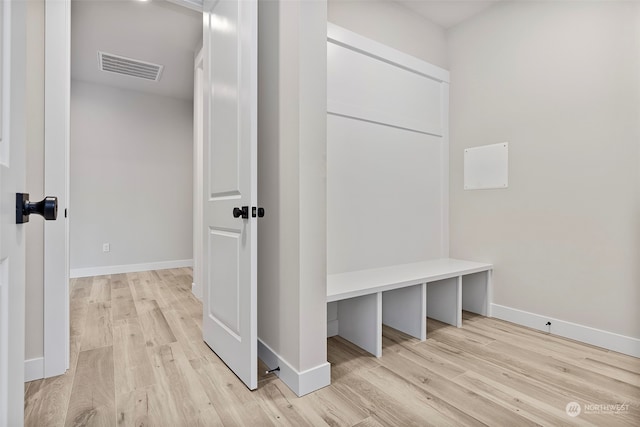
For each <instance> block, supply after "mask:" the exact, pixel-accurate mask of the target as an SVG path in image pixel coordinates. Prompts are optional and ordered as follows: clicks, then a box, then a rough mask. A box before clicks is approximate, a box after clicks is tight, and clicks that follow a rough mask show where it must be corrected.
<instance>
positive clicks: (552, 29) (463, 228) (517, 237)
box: [448, 2, 640, 338]
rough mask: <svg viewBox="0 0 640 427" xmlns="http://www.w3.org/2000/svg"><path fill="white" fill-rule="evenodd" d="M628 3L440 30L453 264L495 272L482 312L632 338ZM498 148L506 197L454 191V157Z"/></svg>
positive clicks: (636, 330) (458, 170) (537, 12)
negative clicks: (446, 75)
mask: <svg viewBox="0 0 640 427" xmlns="http://www.w3.org/2000/svg"><path fill="white" fill-rule="evenodd" d="M639 7H640V5H639V4H638V3H626V2H514V3H511V2H509V3H506V4H501V5H499V6H496V7H493V8H491V9H489V10H487V11H486V12H483V13H481V14H480V15H478V16H477V17H475V18H473V19H471V20H470V21H467V22H466V23H463V24H461V25H460V26H457V27H455V28H454V29H452V30H451V31H450V32H449V33H448V46H449V66H450V70H451V128H450V130H451V134H450V136H451V139H450V141H451V150H450V158H451V168H450V184H451V186H450V197H451V199H450V207H451V210H450V212H451V214H450V220H451V222H450V226H451V255H452V256H454V257H460V258H469V259H475V260H479V261H489V262H492V263H494V265H495V274H494V303H497V304H499V305H504V306H507V307H511V308H515V309H519V310H524V311H527V312H531V313H536V314H540V315H543V316H549V317H553V318H556V319H561V320H564V321H569V322H574V323H577V324H580V325H584V326H589V327H592V328H597V329H601V330H604V331H609V332H614V333H617V334H621V335H625V336H628V337H635V338H640V310H639V309H638V306H639V304H640V286H639V284H640V262H639V260H640V221H639V218H640V59H639V56H640V32H639V29H640V10H639ZM503 141H508V142H509V144H510V145H509V156H510V159H509V163H510V164H509V188H508V189H507V190H484V191H464V190H463V150H464V148H467V147H473V146H478V145H484V144H491V143H497V142H503ZM540 326H541V327H542V325H540ZM551 331H552V332H553V331H554V329H553V326H552V329H551Z"/></svg>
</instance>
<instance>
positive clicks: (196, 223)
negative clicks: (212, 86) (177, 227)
mask: <svg viewBox="0 0 640 427" xmlns="http://www.w3.org/2000/svg"><path fill="white" fill-rule="evenodd" d="M193 70H194V71H193V283H192V287H191V291H192V292H193V294H194V295H195V296H196V298H198V299H199V300H200V301H202V296H203V286H204V284H203V277H202V251H203V248H202V233H203V231H202V226H203V219H202V191H203V189H202V186H203V175H202V174H203V172H202V167H203V165H202V162H203V150H204V147H203V138H204V135H203V133H204V125H203V122H202V119H203V90H202V79H203V63H202V48H200V50H199V51H198V54H197V55H196V59H195V61H194V64H193Z"/></svg>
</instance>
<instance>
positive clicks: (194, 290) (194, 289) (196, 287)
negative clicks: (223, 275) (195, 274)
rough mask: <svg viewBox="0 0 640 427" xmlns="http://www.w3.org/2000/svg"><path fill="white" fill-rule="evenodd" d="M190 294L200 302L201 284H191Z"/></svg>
mask: <svg viewBox="0 0 640 427" xmlns="http://www.w3.org/2000/svg"><path fill="white" fill-rule="evenodd" d="M191 293H192V294H193V295H194V296H195V297H196V298H198V299H199V300H200V302H202V295H203V289H202V284H197V283H191Z"/></svg>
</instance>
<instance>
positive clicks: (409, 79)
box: [327, 43, 442, 136]
mask: <svg viewBox="0 0 640 427" xmlns="http://www.w3.org/2000/svg"><path fill="white" fill-rule="evenodd" d="M327 58H328V63H327V66H328V74H327V110H328V111H329V112H330V113H333V114H340V115H345V116H349V117H357V118H360V119H365V120H369V121H373V122H376V123H384V124H388V125H391V126H396V127H401V128H404V129H410V130H414V131H418V132H425V133H430V134H434V135H439V136H441V135H442V101H441V90H440V85H441V82H439V81H436V80H433V79H431V78H429V77H425V76H424V75H421V74H418V73H416V72H414V71H410V70H407V69H405V68H402V67H399V66H397V65H395V64H392V63H388V62H385V61H382V60H380V59H378V58H376V57H373V56H371V55H368V54H366V53H363V52H360V51H355V50H352V49H350V48H347V47H344V46H339V45H336V44H334V43H328V45H327Z"/></svg>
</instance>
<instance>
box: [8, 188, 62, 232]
mask: <svg viewBox="0 0 640 427" xmlns="http://www.w3.org/2000/svg"><path fill="white" fill-rule="evenodd" d="M32 213H34V214H38V215H42V217H43V218H44V219H46V220H47V221H52V220H55V219H56V218H58V198H57V197H52V196H47V197H45V198H44V199H42V200H40V201H39V202H30V201H29V193H16V224H24V223H25V222H29V215H31V214H32Z"/></svg>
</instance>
